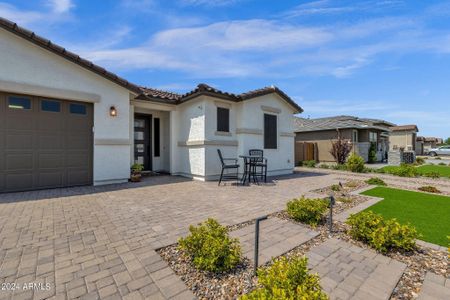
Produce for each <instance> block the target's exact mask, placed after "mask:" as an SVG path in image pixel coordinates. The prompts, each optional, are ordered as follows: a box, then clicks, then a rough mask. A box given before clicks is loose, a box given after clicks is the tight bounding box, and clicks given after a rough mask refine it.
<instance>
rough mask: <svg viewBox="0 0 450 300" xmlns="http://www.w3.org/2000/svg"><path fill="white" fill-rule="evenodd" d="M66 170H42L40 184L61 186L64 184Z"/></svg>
mask: <svg viewBox="0 0 450 300" xmlns="http://www.w3.org/2000/svg"><path fill="white" fill-rule="evenodd" d="M64 173H65V172H64V170H58V171H53V172H40V173H39V174H38V185H39V187H41V188H45V187H60V186H64Z"/></svg>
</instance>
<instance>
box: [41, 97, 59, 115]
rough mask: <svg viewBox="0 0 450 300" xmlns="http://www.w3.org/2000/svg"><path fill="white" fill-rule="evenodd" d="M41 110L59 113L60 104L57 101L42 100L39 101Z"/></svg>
mask: <svg viewBox="0 0 450 300" xmlns="http://www.w3.org/2000/svg"><path fill="white" fill-rule="evenodd" d="M41 110H42V111H51V112H60V111H61V103H60V102H58V101H52V100H42V101H41Z"/></svg>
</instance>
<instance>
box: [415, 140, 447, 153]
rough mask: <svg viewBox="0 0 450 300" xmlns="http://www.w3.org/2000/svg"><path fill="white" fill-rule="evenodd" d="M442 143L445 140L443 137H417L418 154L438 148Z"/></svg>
mask: <svg viewBox="0 0 450 300" xmlns="http://www.w3.org/2000/svg"><path fill="white" fill-rule="evenodd" d="M442 143H443V140H442V139H441V138H436V137H424V136H418V137H417V138H416V149H415V151H416V155H425V154H426V153H428V152H429V151H430V149H432V148H436V147H437V146H438V145H441V144H442Z"/></svg>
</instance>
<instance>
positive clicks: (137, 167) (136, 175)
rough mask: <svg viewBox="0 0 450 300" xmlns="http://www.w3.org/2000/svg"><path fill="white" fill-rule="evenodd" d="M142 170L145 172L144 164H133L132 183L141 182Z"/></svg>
mask: <svg viewBox="0 0 450 300" xmlns="http://www.w3.org/2000/svg"><path fill="white" fill-rule="evenodd" d="M142 170H144V166H143V165H142V164H133V165H132V166H131V177H130V181H132V182H139V181H141V178H142Z"/></svg>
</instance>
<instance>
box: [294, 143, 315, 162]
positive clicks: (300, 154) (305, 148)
mask: <svg viewBox="0 0 450 300" xmlns="http://www.w3.org/2000/svg"><path fill="white" fill-rule="evenodd" d="M317 159H318V153H317V143H310V142H295V164H298V162H299V161H305V160H315V161H317Z"/></svg>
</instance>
